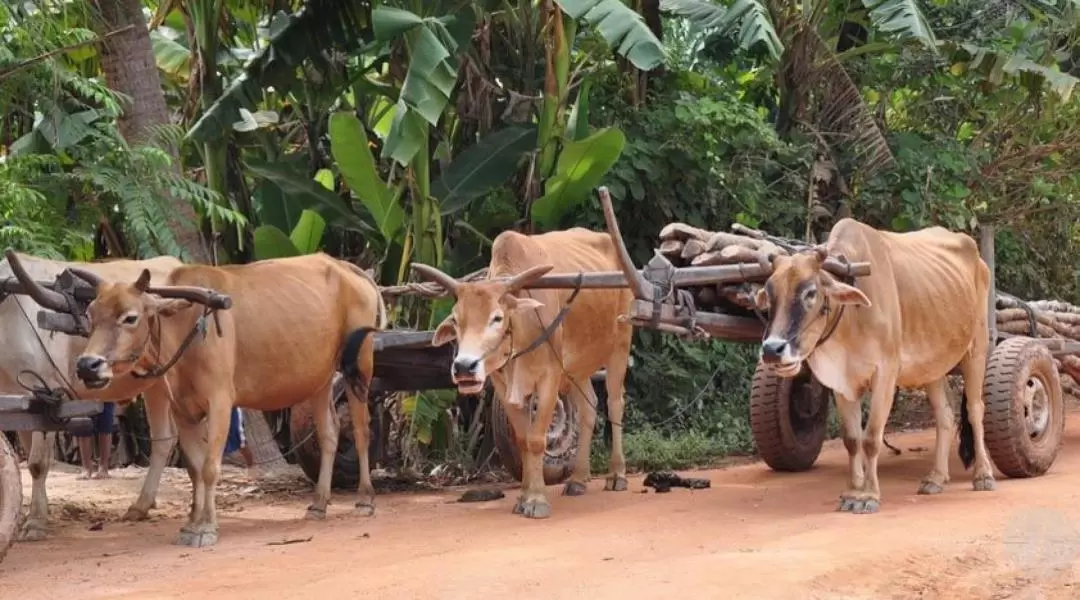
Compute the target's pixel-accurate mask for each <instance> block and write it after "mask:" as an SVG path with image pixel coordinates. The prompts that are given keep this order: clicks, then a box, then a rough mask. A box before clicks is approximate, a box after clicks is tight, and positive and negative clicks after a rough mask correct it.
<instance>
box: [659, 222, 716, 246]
mask: <svg viewBox="0 0 1080 600" xmlns="http://www.w3.org/2000/svg"><path fill="white" fill-rule="evenodd" d="M711 235H712V232H709V231H705V230H704V229H698V228H697V227H694V226H692V225H687V224H686V223H669V224H668V225H665V226H664V228H663V229H661V230H660V239H661V240H681V241H684V242H685V241H686V240H690V239H694V240H700V241H702V242H707V241H709V237H710V236H711Z"/></svg>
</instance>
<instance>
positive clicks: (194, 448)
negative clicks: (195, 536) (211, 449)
mask: <svg viewBox="0 0 1080 600" xmlns="http://www.w3.org/2000/svg"><path fill="white" fill-rule="evenodd" d="M204 431H205V429H204V424H203V423H187V422H183V421H181V422H179V423H177V437H178V438H179V440H180V449H181V450H182V451H183V452H184V464H185V466H186V467H187V472H188V477H190V478H191V511H190V512H189V513H188V522H187V523H185V524H184V526H183V527H181V528H180V537H179V538H178V539H177V542H176V543H177V544H179V545H182V546H183V545H188V544H186V543H185V542H184V539H185V536H187V535H190V534H191V532H193V531H194V530H195V526H196V523H197V522H198V520H199V518H200V517H201V516H202V514H203V512H204V505H205V501H206V494H204V493H203V487H204V486H205V484H204V483H203V465H204V464H206V456H207V450H206V439H205V438H204V437H203V433H204Z"/></svg>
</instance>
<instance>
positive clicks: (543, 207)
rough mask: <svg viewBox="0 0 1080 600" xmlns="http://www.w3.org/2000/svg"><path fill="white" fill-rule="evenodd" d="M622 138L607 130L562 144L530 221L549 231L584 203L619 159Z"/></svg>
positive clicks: (623, 137) (615, 132)
mask: <svg viewBox="0 0 1080 600" xmlns="http://www.w3.org/2000/svg"><path fill="white" fill-rule="evenodd" d="M625 144H626V136H624V135H623V132H622V131H620V130H619V129H617V128H614V127H607V128H604V129H601V130H600V131H597V132H596V133H594V134H592V135H590V136H589V137H586V138H584V139H581V140H563V147H562V151H561V152H559V159H558V161H557V162H556V163H555V172H554V173H553V174H552V176H551V177H549V178H548V180H547V183H546V186H545V187H546V188H547V193H545V194H544V195H543V196H541V197H540V198H537V200H536V202H534V203H533V205H532V219H533V222H534V223H536V224H537V225H538V226H540V227H543V228H545V229H551V228H552V227H553V226H554V225H555V224H556V223H557V222H558V220H559V218H560V217H562V216H563V215H565V214H567V212H568V211H569V210H570V209H572V208H573V207H575V206H576V205H578V204H580V203H582V202H584V201H585V199H586V198H588V197H589V195H590V194H591V193H592V192H593V190H594V189H595V188H596V186H597V184H599V183H600V181H601V180H602V179H603V177H604V175H605V174H607V172H608V170H609V169H611V166H612V165H614V164H615V161H617V160H618V159H619V155H620V154H621V153H622V149H623V146H624V145H625Z"/></svg>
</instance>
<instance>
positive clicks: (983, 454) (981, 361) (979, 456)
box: [960, 336, 997, 492]
mask: <svg viewBox="0 0 1080 600" xmlns="http://www.w3.org/2000/svg"><path fill="white" fill-rule="evenodd" d="M984 339H985V338H984V337H983V336H976V341H975V344H979V343H980V340H984ZM988 345H989V341H985V343H983V347H982V348H981V349H976V350H975V351H973V352H971V353H969V354H968V356H967V357H965V358H964V361H963V362H962V363H961V365H960V370H961V373H962V374H963V376H964V399H965V400H966V402H967V413H968V421H969V422H970V423H971V428H972V433H973V434H974V437H975V440H974V441H975V474H974V478H973V479H972V481H971V485H972V488H973V489H974V490H975V491H976V492H989V491H993V490H994V488H995V487H997V485H996V484H995V483H994V469H993V467H992V466H991V465H990V455H989V454H988V453H987V451H986V437H985V436H986V431H985V428H984V427H983V415H984V414H985V412H986V404H985V403H984V400H983V395H982V392H983V380H984V379H985V378H986V346H988Z"/></svg>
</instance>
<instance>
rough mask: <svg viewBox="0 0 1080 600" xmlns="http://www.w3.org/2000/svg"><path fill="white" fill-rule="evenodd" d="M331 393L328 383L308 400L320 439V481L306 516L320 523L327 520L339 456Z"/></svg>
mask: <svg viewBox="0 0 1080 600" xmlns="http://www.w3.org/2000/svg"><path fill="white" fill-rule="evenodd" d="M331 382H332V380H331ZM331 393H332V390H331V387H330V382H328V383H327V385H326V388H325V389H323V390H320V391H319V393H318V394H316V395H314V396H312V397H311V398H310V399H309V400H308V402H311V403H312V409H313V412H314V416H315V435H317V436H318V439H319V479H318V481H316V482H315V501H314V502H312V503H311V505H310V506H308V507H307V514H306V515H305V516H306V517H307V518H308V519H314V520H319V521H321V520H323V519H325V518H326V507H327V505H328V504H330V478H331V477H332V476H333V472H334V456H335V455H336V454H337V446H338V432H339V427H340V424H339V423H337V420H336V419H335V418H334V413H333V408H332V398H331Z"/></svg>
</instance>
